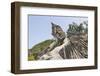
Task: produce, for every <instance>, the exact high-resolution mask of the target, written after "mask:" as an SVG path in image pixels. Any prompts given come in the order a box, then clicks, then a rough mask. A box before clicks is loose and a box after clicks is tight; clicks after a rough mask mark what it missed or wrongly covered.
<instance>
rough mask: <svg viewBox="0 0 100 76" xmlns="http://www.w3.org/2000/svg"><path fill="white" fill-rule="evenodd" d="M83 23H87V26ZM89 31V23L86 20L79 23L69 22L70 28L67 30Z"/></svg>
mask: <svg viewBox="0 0 100 76" xmlns="http://www.w3.org/2000/svg"><path fill="white" fill-rule="evenodd" d="M83 24H85V25H86V28H85V27H84V26H83ZM87 31H88V23H87V22H86V21H84V22H83V23H80V24H79V25H78V24H77V23H75V22H73V23H72V24H69V28H68V30H67V33H83V32H84V33H87Z"/></svg>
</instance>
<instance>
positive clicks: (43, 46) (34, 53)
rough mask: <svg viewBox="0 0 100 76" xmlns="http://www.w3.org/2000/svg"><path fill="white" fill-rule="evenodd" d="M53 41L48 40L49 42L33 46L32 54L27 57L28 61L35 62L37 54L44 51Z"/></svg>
mask: <svg viewBox="0 0 100 76" xmlns="http://www.w3.org/2000/svg"><path fill="white" fill-rule="evenodd" d="M53 41H54V40H52V39H49V40H45V41H43V42H40V43H38V44H36V45H35V46H33V47H32V49H31V50H32V54H31V55H29V56H28V60H29V61H31V60H36V58H37V54H38V53H39V52H40V51H43V50H44V49H46V48H47V47H48V46H49V45H50V44H51V43H52V42H53Z"/></svg>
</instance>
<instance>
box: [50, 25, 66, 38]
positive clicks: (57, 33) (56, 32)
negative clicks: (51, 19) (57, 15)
mask: <svg viewBox="0 0 100 76" xmlns="http://www.w3.org/2000/svg"><path fill="white" fill-rule="evenodd" d="M51 24H52V35H53V36H54V37H55V38H57V39H63V38H65V33H64V31H63V30H62V28H61V27H60V26H59V25H56V24H54V23H51Z"/></svg>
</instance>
